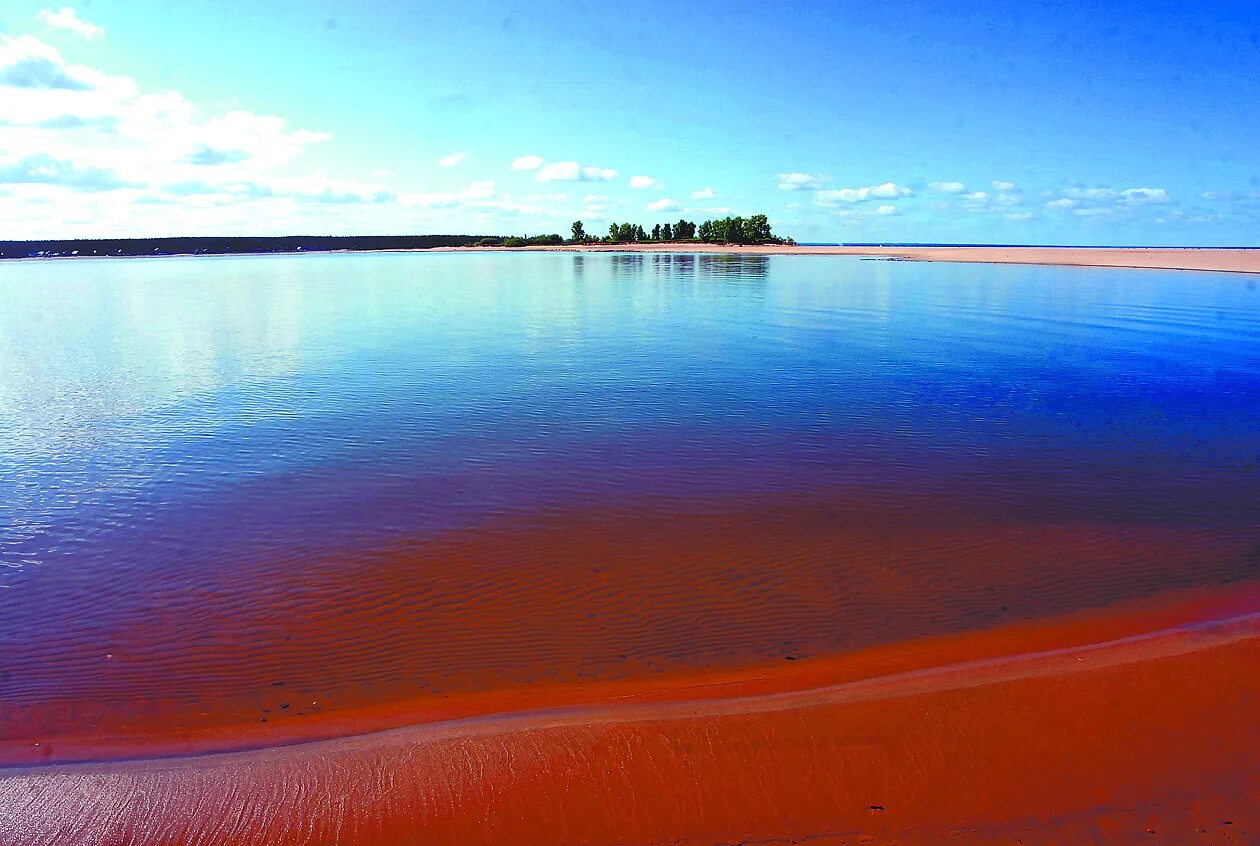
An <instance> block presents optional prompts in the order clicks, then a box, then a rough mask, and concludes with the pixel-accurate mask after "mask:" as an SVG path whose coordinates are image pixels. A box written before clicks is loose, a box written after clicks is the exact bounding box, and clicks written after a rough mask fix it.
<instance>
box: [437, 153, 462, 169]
mask: <svg viewBox="0 0 1260 846" xmlns="http://www.w3.org/2000/svg"><path fill="white" fill-rule="evenodd" d="M466 158H468V154H467V153H451V154H450V155H448V156H443V157H442V158H440V159H438V167H455V165H457V164H459V163H460V162H462V161H463V160H464V159H466Z"/></svg>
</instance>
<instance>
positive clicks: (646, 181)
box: [630, 176, 656, 188]
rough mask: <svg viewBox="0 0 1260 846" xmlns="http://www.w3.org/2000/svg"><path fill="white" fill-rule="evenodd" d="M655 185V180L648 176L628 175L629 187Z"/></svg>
mask: <svg viewBox="0 0 1260 846" xmlns="http://www.w3.org/2000/svg"><path fill="white" fill-rule="evenodd" d="M655 185H656V180H655V179H653V178H652V177H650V176H632V177H630V187H631V188H651V187H653V186H655Z"/></svg>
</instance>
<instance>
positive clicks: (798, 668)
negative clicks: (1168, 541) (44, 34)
mask: <svg viewBox="0 0 1260 846" xmlns="http://www.w3.org/2000/svg"><path fill="white" fill-rule="evenodd" d="M1258 598H1260V585H1256V584H1254V583H1253V584H1247V585H1243V586H1235V587H1234V588H1233V589H1232V590H1229V591H1201V592H1196V593H1190V594H1182V595H1179V596H1177V597H1169V598H1168V599H1166V600H1163V601H1150V600H1148V601H1145V602H1142V603H1135V604H1131V605H1129V606H1127V607H1126V608H1124V609H1123V610H1121V611H1114V610H1113V611H1112V612H1111V613H1107V614H1103V613H1094V614H1088V615H1078V616H1074V617H1071V618H1065V619H1061V620H1057V621H1054V622H1049V623H1039V624H1031V623H1030V624H1025V625H1023V626H1018V627H1011V628H1006V629H999V630H992V631H989V632H980V633H970V634H962V635H956V636H952V637H947V638H938V639H935V640H932V641H927V642H912V643H905V644H899V645H892V646H885V647H878V648H875V649H872V650H868V651H862V652H858V653H854V654H850V655H844V656H836V657H833V658H828V659H819V660H817V661H811V660H805V661H801V662H794V663H792V664H789V665H776V666H775V667H767V668H761V669H749V670H745V671H742V672H740V673H724V674H713V675H712V676H708V677H704V676H698V677H694V678H692V679H690V680H681V679H676V680H668V681H666V682H665V683H661V684H644V683H643V681H642V680H639V681H638V682H625V683H621V684H616V683H604V684H601V685H599V686H592V687H591V688H589V689H585V690H575V689H573V688H564V687H563V686H561V687H560V688H556V689H553V690H551V691H550V694H549V695H548V696H547V697H545V699H544V698H541V697H529V696H525V697H521V698H520V699H518V700H516V701H512V697H511V695H509V694H506V693H503V694H500V696H501V699H500V700H499V701H498V702H496V703H494V705H495V708H494V710H499V709H501V708H504V707H508V706H511V709H512V712H511V713H503V714H500V715H498V716H491V717H484V718H480V719H464V720H454V721H449V722H442V723H435V724H429V725H422V726H416V727H412V728H406V729H401V730H397V731H390V732H384V733H377V734H370V735H364V736H359V737H352V738H344V739H338V740H330V741H323V742H316V743H307V744H303V745H298V746H291V747H287V748H280V749H260V750H256V751H247V752H238V753H231V754H225V755H213V756H204V757H186V758H177V759H169V760H150V761H136V762H120V763H113V764H77V765H65V766H59V767H47V768H31V769H20V768H19V769H10V770H7V771H0V772H3V775H0V843H4V844H5V846H33V844H47V843H74V844H121V843H126V844H158V843H163V844H165V843H198V844H255V843H257V844H264V843H265V844H299V843H300V844H334V843H336V844H341V846H351V845H352V844H378V843H381V844H383V843H412V842H414V843H424V844H482V843H484V844H505V843H513V844H539V846H542V844H565V843H594V844H598V843H636V844H637V843H642V844H648V843H652V844H656V843H676V842H686V843H704V844H717V843H743V842H759V843H760V842H766V843H788V842H800V841H802V840H806V839H809V840H810V841H811V842H823V843H868V842H869V843H902V844H917V843H936V842H940V841H941V840H942V838H948V841H947V842H954V841H963V842H976V841H982V842H990V843H993V842H1001V843H1015V842H1023V843H1027V844H1033V843H1045V844H1049V843H1072V844H1089V843H1108V844H1115V843H1163V844H1186V843H1215V842H1243V843H1245V842H1248V837H1249V836H1254V834H1255V832H1257V831H1260V768H1258V767H1257V766H1256V763H1255V762H1256V761H1258V760H1260V717H1258V716H1257V713H1260V709H1258V708H1257V702H1260V674H1257V673H1256V672H1255V667H1256V666H1258V664H1257V662H1258V661H1260V617H1258V616H1257V615H1255V614H1252V613H1250V612H1251V609H1253V608H1255V607H1256V600H1257V599H1258ZM1211 620H1216V621H1217V622H1205V621H1211ZM1142 632H1147V633H1146V634H1142ZM1090 644H1093V645H1090ZM543 701H546V702H548V703H551V704H552V705H553V706H558V705H561V704H568V705H572V703H576V702H579V701H584V702H585V704H583V705H581V706H576V705H573V706H572V707H568V708H558V707H552V708H551V709H550V710H547V711H532V712H523V711H522V709H528V708H534V707H537V706H538V705H539V704H541V703H542V702H543ZM474 710H475V709H474ZM343 717H344V718H345V720H346V724H345V725H344V726H342V728H343V729H345V730H347V731H349V730H351V729H353V728H354V720H353V716H352V715H343Z"/></svg>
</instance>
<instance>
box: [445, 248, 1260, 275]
mask: <svg viewBox="0 0 1260 846" xmlns="http://www.w3.org/2000/svg"><path fill="white" fill-rule="evenodd" d="M477 249H486V248H484V247H443V248H437V249H436V250H434V252H445V251H452V252H467V251H470V250H477ZM493 249H497V250H509V249H512V250H535V251H558V252H645V253H652V252H686V253H727V254H733V255H833V256H867V257H878V258H886V259H900V260H906V261H951V262H969V263H979V264H1047V265H1065V266H1076V267H1128V268H1147V269H1160V270H1207V271H1220V272H1230V273H1260V249H1247V250H1222V249H1211V248H1203V249H1200V248H1189V247H1187V248H1173V249H1151V248H1145V247H1124V248H1113V247H810V246H795V247H788V246H735V245H727V244H617V245H599V244H593V245H589V246H585V247H572V246H563V247H497V248H493Z"/></svg>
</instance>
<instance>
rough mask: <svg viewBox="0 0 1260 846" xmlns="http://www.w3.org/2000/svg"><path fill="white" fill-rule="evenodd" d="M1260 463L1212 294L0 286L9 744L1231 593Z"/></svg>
mask: <svg viewBox="0 0 1260 846" xmlns="http://www.w3.org/2000/svg"><path fill="white" fill-rule="evenodd" d="M1258 470H1260V290H1257V286H1256V282H1255V281H1254V280H1252V279H1249V278H1247V277H1244V276H1239V275H1228V274H1210V273H1177V272H1161V271H1123V270H1098V269H1083V268H1036V267H1002V266H968V265H948V264H940V265H932V264H916V263H906V262H877V261H862V260H856V259H848V258H838V257H820V256H773V257H762V256H757V257H753V256H734V257H723V256H712V255H699V256H690V255H637V254H592V255H581V254H577V255H574V254H547V253H534V254H358V255H323V256H315V255H309V256H275V257H241V258H230V257H224V258H195V259H193V258H187V259H184V258H180V259H145V260H130V261H121V260H119V261H95V260H84V261H51V262H13V263H6V264H4V265H0V709H2V710H3V712H4V713H3V719H0V741H13V742H23V741H25V740H27V739H29V738H32V737H35V736H41V737H54V736H55V735H56V734H57V733H58V732H68V733H74V732H79V733H91V732H109V731H115V730H122V729H126V728H128V727H134V726H137V725H142V724H156V723H161V724H162V725H163V726H167V727H173V728H175V729H186V728H190V727H191V728H195V727H197V726H199V725H202V724H203V721H205V720H208V719H209V720H222V721H225V722H232V721H246V720H248V721H250V722H252V723H253V722H258V721H261V720H264V719H266V720H268V721H270V722H269V724H274V723H276V722H281V721H283V720H286V719H297V718H298V717H299V716H300V715H301V714H309V713H310V709H306V708H305V706H303V707H295V708H288V707H286V708H284V709H281V705H288V704H289V701H290V700H291V701H293V702H297V701H299V700H300V702H301V703H305V702H307V701H310V702H311V703H312V704H313V705H315V703H318V706H317V709H335V708H338V707H351V706H355V705H362V704H367V703H379V702H383V701H384V702H387V701H393V700H406V699H414V698H416V697H424V696H451V695H452V694H458V693H459V692H462V691H471V690H485V689H495V688H499V687H503V686H510V685H526V684H537V683H543V682H552V681H565V680H575V679H578V680H581V679H588V680H589V679H608V678H625V677H631V676H636V675H643V674H650V673H669V672H684V671H690V670H695V669H698V668H706V669H709V668H722V667H738V666H747V665H751V664H756V663H758V662H765V661H771V660H773V661H781V660H783V659H784V658H791V659H798V658H808V657H810V656H815V655H821V654H829V653H835V652H842V651H846V650H849V649H853V648H858V647H862V646H868V645H872V644H878V643H887V642H891V641H896V640H901V639H907V638H912V637H920V636H926V635H935V634H943V633H950V632H956V631H962V630H967V629H974V628H983V627H988V626H992V625H996V624H999V623H1003V622H1012V621H1017V620H1024V619H1033V618H1037V617H1041V616H1048V615H1051V614H1059V613H1065V612H1070V611H1075V610H1080V609H1087V608H1097V607H1105V606H1107V605H1109V604H1111V603H1114V602H1118V601H1121V600H1124V599H1128V598H1133V597H1142V596H1147V595H1152V594H1155V593H1160V592H1164V591H1168V590H1172V589H1178V588H1188V587H1195V586H1206V585H1216V584H1222V583H1226V582H1230V581H1234V580H1239V579H1245V578H1249V577H1253V576H1257V575H1260V516H1257V515H1260V472H1258ZM207 715H209V716H207ZM260 715H263V716H260ZM44 748H45V749H51V750H53V751H48V752H46V753H45V754H47V755H49V756H52V757H55V756H56V752H55V743H51V742H50V743H47V745H46V746H45V747H44ZM3 763H4V761H3V760H0V764H3Z"/></svg>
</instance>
